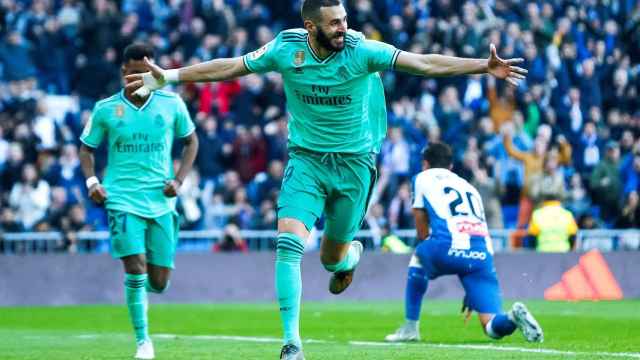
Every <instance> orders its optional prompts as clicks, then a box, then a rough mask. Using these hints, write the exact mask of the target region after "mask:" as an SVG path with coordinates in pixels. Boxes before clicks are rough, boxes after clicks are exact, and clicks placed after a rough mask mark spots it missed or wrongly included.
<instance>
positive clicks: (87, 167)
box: [79, 144, 107, 204]
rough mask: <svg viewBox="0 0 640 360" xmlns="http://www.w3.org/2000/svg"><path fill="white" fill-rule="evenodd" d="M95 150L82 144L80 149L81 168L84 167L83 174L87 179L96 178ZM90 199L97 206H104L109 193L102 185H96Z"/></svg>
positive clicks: (91, 190) (92, 188)
mask: <svg viewBox="0 0 640 360" xmlns="http://www.w3.org/2000/svg"><path fill="white" fill-rule="evenodd" d="M93 151H94V149H93V148H91V147H88V146H87V145H85V144H82V146H81V147H80V153H79V157H80V166H81V167H82V173H84V176H85V178H87V179H88V178H90V177H92V176H96V173H95V163H96V162H95V157H94V155H93ZM89 197H90V198H91V200H93V201H95V202H96V204H102V203H104V201H105V200H106V199H107V192H106V191H105V190H104V187H102V184H99V183H98V184H95V185H93V186H92V187H91V188H90V189H89Z"/></svg>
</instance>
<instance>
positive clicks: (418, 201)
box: [412, 175, 425, 209]
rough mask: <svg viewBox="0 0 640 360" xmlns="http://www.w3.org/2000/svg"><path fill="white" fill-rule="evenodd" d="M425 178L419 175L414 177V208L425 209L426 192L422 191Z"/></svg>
mask: <svg viewBox="0 0 640 360" xmlns="http://www.w3.org/2000/svg"><path fill="white" fill-rule="evenodd" d="M420 179H423V177H422V176H420V175H418V176H416V177H415V178H414V179H413V191H412V196H413V208H414V209H424V208H425V203H424V196H425V194H424V192H423V191H422V186H421V180H420Z"/></svg>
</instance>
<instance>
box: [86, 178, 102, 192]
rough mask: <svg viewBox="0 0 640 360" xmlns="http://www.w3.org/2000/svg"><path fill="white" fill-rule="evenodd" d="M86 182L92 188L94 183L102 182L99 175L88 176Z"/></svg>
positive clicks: (88, 187)
mask: <svg viewBox="0 0 640 360" xmlns="http://www.w3.org/2000/svg"><path fill="white" fill-rule="evenodd" d="M85 184H86V185H87V189H91V187H92V186H93V185H96V184H100V180H98V178H97V177H95V176H92V177H90V178H88V179H87V181H86V182H85Z"/></svg>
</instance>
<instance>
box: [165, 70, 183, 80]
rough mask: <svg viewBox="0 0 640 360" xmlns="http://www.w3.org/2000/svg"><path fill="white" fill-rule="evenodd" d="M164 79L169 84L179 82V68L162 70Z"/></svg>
mask: <svg viewBox="0 0 640 360" xmlns="http://www.w3.org/2000/svg"><path fill="white" fill-rule="evenodd" d="M164 79H165V80H166V81H167V82H168V83H169V84H175V83H179V82H180V69H171V70H166V71H165V72H164Z"/></svg>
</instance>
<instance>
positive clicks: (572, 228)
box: [529, 190, 578, 252]
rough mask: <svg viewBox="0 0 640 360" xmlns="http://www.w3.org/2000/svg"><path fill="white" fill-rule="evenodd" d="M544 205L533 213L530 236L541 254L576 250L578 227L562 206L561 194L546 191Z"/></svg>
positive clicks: (543, 195)
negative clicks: (533, 238)
mask: <svg viewBox="0 0 640 360" xmlns="http://www.w3.org/2000/svg"><path fill="white" fill-rule="evenodd" d="M542 197H543V200H544V202H543V204H542V206H541V207H540V208H538V209H536V210H535V211H534V212H533V215H532V217H531V224H529V234H530V235H532V236H534V237H535V239H536V241H535V242H536V247H535V248H536V250H537V251H539V252H568V251H570V250H573V249H574V248H575V235H576V233H577V232H578V226H577V225H576V222H575V220H574V218H573V215H572V214H571V212H569V211H568V210H566V209H564V208H563V207H562V205H561V204H560V196H559V194H555V193H553V190H550V191H546V190H545V191H544V192H543V194H542Z"/></svg>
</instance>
